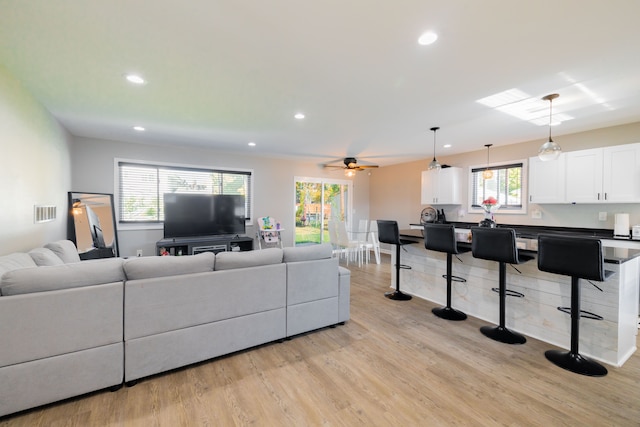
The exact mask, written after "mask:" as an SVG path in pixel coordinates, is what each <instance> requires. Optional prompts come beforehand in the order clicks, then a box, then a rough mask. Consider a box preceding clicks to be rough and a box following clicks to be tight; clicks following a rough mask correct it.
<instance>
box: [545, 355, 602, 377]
mask: <svg viewBox="0 0 640 427" xmlns="http://www.w3.org/2000/svg"><path fill="white" fill-rule="evenodd" d="M544 355H545V357H546V358H547V359H548V360H549V361H550V362H551V363H553V364H554V365H556V366H559V367H561V368H562V369H566V370H567V371H571V372H574V373H576V374H581V375H587V376H590V377H604V376H605V375H607V368H605V367H604V366H602V365H601V364H599V363H598V362H596V361H594V360H591V359H587V358H586V357H583V356H581V355H580V354H579V353H572V352H570V351H561V350H547V351H545V352H544Z"/></svg>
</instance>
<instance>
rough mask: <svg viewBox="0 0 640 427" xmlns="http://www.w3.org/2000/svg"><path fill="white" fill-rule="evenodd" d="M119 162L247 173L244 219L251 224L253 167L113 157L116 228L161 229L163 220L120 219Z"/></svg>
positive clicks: (204, 170)
mask: <svg viewBox="0 0 640 427" xmlns="http://www.w3.org/2000/svg"><path fill="white" fill-rule="evenodd" d="M120 164H130V165H140V166H141V167H152V168H153V167H156V168H164V169H172V168H175V169H182V170H194V171H203V172H228V173H233V172H238V173H239V174H243V175H249V184H248V189H247V192H248V198H249V201H248V209H249V218H248V219H247V220H245V224H246V226H253V222H254V218H253V216H254V215H253V211H254V196H253V194H254V188H253V186H254V180H255V172H254V170H253V169H245V168H229V167H218V166H203V165H194V164H184V163H173V162H155V161H146V160H137V159H125V158H114V162H113V168H114V174H113V179H114V185H113V188H114V203H115V207H116V209H115V210H116V217H117V221H118V228H119V229H122V230H146V229H148V230H153V229H163V228H164V222H163V221H161V220H157V221H122V218H121V206H120V198H121V194H120Z"/></svg>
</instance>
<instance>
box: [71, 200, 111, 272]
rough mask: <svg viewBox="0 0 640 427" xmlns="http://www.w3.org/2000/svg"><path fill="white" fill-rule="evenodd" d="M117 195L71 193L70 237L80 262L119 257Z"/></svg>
mask: <svg viewBox="0 0 640 427" xmlns="http://www.w3.org/2000/svg"><path fill="white" fill-rule="evenodd" d="M115 219H116V217H115V210H114V206H113V194H105V193H79V192H69V215H68V221H67V238H68V239H69V240H71V241H72V242H74V243H75V244H76V247H77V248H78V253H79V255H80V259H82V260H85V259H95V258H111V257H117V256H118V235H117V232H116V221H115Z"/></svg>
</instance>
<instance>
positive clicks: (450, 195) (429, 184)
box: [421, 167, 464, 205]
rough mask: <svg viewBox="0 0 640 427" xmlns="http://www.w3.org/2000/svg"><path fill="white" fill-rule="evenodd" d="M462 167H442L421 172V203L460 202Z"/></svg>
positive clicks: (447, 203) (458, 203)
mask: <svg viewBox="0 0 640 427" xmlns="http://www.w3.org/2000/svg"><path fill="white" fill-rule="evenodd" d="M462 177H463V172H462V168H453V167H451V168H442V169H433V170H427V171H423V172H422V197H421V203H422V204H423V205H460V204H462V187H461V186H462V183H463V182H464V181H463V179H462Z"/></svg>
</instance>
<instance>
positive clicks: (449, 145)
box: [443, 144, 451, 148]
mask: <svg viewBox="0 0 640 427" xmlns="http://www.w3.org/2000/svg"><path fill="white" fill-rule="evenodd" d="M443 147H444V148H451V144H444V145H443Z"/></svg>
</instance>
